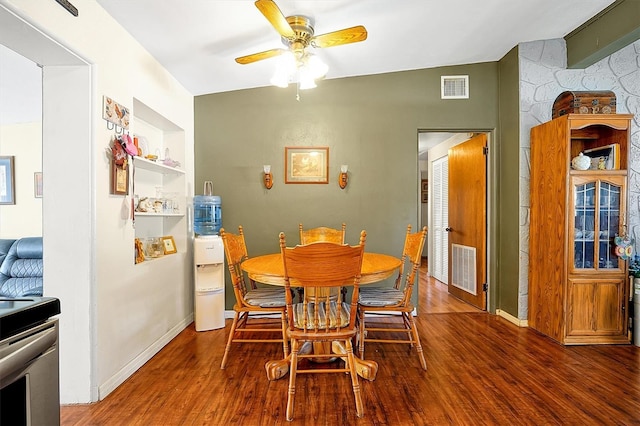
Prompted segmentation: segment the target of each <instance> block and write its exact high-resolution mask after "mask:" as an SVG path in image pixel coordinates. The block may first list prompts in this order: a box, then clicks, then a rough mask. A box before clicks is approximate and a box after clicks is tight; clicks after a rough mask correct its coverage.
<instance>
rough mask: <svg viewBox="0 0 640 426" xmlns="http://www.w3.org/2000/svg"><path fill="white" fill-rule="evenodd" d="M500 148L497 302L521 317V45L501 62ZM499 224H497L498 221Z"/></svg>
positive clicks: (498, 171)
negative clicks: (519, 278)
mask: <svg viewBox="0 0 640 426" xmlns="http://www.w3.org/2000/svg"><path fill="white" fill-rule="evenodd" d="M498 73H499V80H498V81H499V83H498V84H499V100H500V103H499V105H500V107H499V114H500V126H499V128H500V131H499V133H500V148H499V154H498V156H497V157H498V158H497V163H498V164H497V175H498V179H497V182H498V189H497V196H498V200H497V202H496V204H497V205H498V217H499V218H500V223H499V226H495V227H494V228H493V229H495V230H496V234H497V238H498V256H496V259H497V260H496V263H495V264H491V265H490V266H489V267H490V268H495V269H496V271H495V273H496V275H497V279H498V282H499V283H500V286H499V287H498V288H497V291H496V292H495V293H494V294H492V297H493V296H495V298H496V300H495V306H496V307H498V308H500V309H501V310H503V311H506V312H508V313H509V314H511V315H513V316H514V317H516V318H517V317H518V293H519V292H518V282H519V280H518V275H519V266H520V265H519V263H520V262H519V250H518V248H519V235H520V230H519V214H518V213H519V210H520V206H519V200H520V196H519V186H520V172H519V167H520V99H519V85H520V75H519V74H520V73H519V66H518V48H517V47H515V48H513V49H512V50H511V51H510V52H509V53H507V54H506V55H505V56H504V57H503V58H502V59H501V60H500V62H499V63H498ZM496 225H497V224H496Z"/></svg>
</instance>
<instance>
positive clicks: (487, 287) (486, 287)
mask: <svg viewBox="0 0 640 426" xmlns="http://www.w3.org/2000/svg"><path fill="white" fill-rule="evenodd" d="M487 290H489V286H488V285H487V283H482V291H487Z"/></svg>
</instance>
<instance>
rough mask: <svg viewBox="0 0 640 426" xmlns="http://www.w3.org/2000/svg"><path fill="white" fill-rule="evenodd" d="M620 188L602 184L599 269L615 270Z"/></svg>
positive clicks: (616, 265)
mask: <svg viewBox="0 0 640 426" xmlns="http://www.w3.org/2000/svg"><path fill="white" fill-rule="evenodd" d="M620 190H621V188H620V186H616V185H612V184H610V183H608V182H600V191H599V192H600V196H599V197H598V198H599V200H598V216H599V218H600V221H599V222H600V223H599V226H598V237H599V238H598V244H599V246H598V253H599V256H598V268H599V269H603V268H604V269H615V268H617V267H618V256H617V255H616V253H615V248H616V245H615V243H614V242H613V239H614V237H615V236H616V234H617V233H618V229H620Z"/></svg>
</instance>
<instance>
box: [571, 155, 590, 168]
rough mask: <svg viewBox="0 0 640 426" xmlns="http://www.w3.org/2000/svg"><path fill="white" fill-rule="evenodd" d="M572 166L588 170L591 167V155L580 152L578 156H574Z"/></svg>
mask: <svg viewBox="0 0 640 426" xmlns="http://www.w3.org/2000/svg"><path fill="white" fill-rule="evenodd" d="M571 166H572V167H573V168H574V169H576V170H588V169H589V167H591V157H589V156H587V155H584V154H583V153H580V154H578V155H577V156H576V157H573V160H571Z"/></svg>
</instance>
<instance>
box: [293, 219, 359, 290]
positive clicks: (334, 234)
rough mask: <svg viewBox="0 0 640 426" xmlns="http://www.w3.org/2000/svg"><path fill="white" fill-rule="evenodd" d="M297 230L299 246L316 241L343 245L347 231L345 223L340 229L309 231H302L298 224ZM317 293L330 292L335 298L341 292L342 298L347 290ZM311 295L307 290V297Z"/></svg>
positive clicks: (324, 227)
mask: <svg viewBox="0 0 640 426" xmlns="http://www.w3.org/2000/svg"><path fill="white" fill-rule="evenodd" d="M298 228H299V230H300V244H301V245H305V244H310V243H316V242H318V241H325V242H329V243H336V244H344V235H345V232H346V229H347V224H346V223H344V222H343V223H342V229H336V228H329V227H327V226H319V227H317V228H311V229H304V228H303V226H302V223H300V224H299V225H298ZM298 291H299V292H300V297H302V289H298ZM319 291H323V292H325V293H326V292H330V294H332V295H333V296H334V298H335V297H337V293H338V292H339V291H341V292H342V297H343V298H344V296H345V295H346V294H347V289H346V288H344V287H340V288H337V289H333V290H331V289H323V290H319ZM309 294H311V295H312V296H313V290H311V289H307V295H309Z"/></svg>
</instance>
